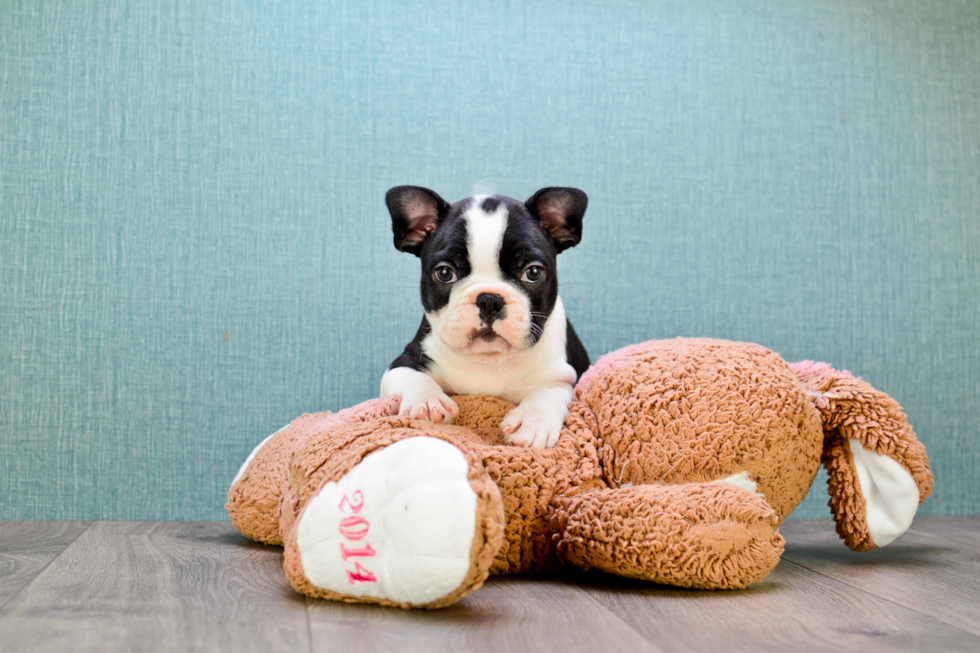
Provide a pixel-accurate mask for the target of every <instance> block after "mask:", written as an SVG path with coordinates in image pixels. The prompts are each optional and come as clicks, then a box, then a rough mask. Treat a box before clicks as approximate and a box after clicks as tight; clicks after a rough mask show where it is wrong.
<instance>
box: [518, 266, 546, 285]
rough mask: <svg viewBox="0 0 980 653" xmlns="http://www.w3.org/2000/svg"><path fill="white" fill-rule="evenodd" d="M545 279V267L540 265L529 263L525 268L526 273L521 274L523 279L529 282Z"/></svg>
mask: <svg viewBox="0 0 980 653" xmlns="http://www.w3.org/2000/svg"><path fill="white" fill-rule="evenodd" d="M542 279H544V268H543V267H541V266H540V265H529V266H527V268H525V270H524V274H522V275H521V281H526V282H527V283H537V282H539V281H541V280H542Z"/></svg>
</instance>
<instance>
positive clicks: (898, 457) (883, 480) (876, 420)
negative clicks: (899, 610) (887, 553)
mask: <svg viewBox="0 0 980 653" xmlns="http://www.w3.org/2000/svg"><path fill="white" fill-rule="evenodd" d="M791 367H792V368H793V371H794V372H796V375H797V376H798V377H799V379H800V381H801V382H802V383H803V386H804V387H805V388H806V389H807V394H808V395H810V398H811V400H812V401H813V403H814V405H816V407H817V409H818V410H819V411H820V414H821V417H822V419H823V430H824V434H825V440H824V449H823V462H824V466H825V467H826V468H827V472H828V476H829V478H828V483H827V488H828V490H829V492H830V508H831V511H832V512H833V514H834V519H835V521H836V522H837V532H838V534H840V536H841V537H842V538H843V539H844V541H845V543H846V544H847V546H849V547H850V548H852V549H854V550H855V551H868V550H870V549H876V548H879V547H882V546H885V545H886V544H890V543H891V542H892V541H893V540H894V539H895V538H897V537H898V536H899V535H901V534H902V533H904V532H905V531H906V530H907V529H908V527H909V526H910V525H911V524H912V518H913V517H914V516H915V512H916V509H917V508H918V507H919V504H920V503H922V502H923V501H925V500H926V498H927V497H928V496H929V495H930V494H931V493H932V483H933V478H932V472H931V471H930V469H929V460H928V459H927V457H926V450H925V447H923V446H922V443H921V442H919V441H918V439H916V437H915V433H913V432H912V427H911V426H909V423H908V420H907V419H906V417H905V413H903V412H902V409H901V407H900V406H899V405H898V403H897V402H896V401H895V400H894V399H892V398H891V397H889V396H888V395H886V394H885V393H883V392H881V391H879V390H876V389H874V388H873V387H871V385H870V384H868V383H867V382H866V381H864V380H862V379H859V378H855V377H854V376H852V375H851V374H850V373H849V372H846V371H845V372H841V371H838V370H835V369H833V368H832V367H830V366H829V365H827V364H826V363H813V362H812V361H803V362H802V363H794V364H793V365H791Z"/></svg>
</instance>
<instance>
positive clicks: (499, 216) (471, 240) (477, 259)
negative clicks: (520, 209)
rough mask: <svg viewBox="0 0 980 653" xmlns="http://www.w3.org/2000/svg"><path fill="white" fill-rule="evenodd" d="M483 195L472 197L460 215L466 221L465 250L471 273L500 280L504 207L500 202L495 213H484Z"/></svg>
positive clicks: (505, 209) (505, 227) (504, 223)
mask: <svg viewBox="0 0 980 653" xmlns="http://www.w3.org/2000/svg"><path fill="white" fill-rule="evenodd" d="M485 198H486V196H485V195H478V196H476V197H474V198H473V203H472V205H470V207H469V208H468V209H467V210H466V213H464V214H463V219H464V220H466V251H467V254H468V255H469V258H470V268H471V269H472V272H471V274H473V275H474V276H475V275H479V276H481V277H492V278H494V279H500V278H501V276H502V275H501V273H500V247H501V245H502V244H503V241H504V231H506V229H507V207H506V206H505V205H504V204H503V203H501V204H500V205H499V206H498V207H497V209H496V210H495V211H493V212H492V213H487V212H486V211H484V210H483V207H482V204H483V200H484V199H485Z"/></svg>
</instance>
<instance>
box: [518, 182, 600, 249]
mask: <svg viewBox="0 0 980 653" xmlns="http://www.w3.org/2000/svg"><path fill="white" fill-rule="evenodd" d="M588 205H589V197H588V196H587V195H586V194H585V193H583V192H582V191H580V190H579V189H577V188H558V187H551V188H542V189H541V190H539V191H538V192H536V193H535V194H534V195H532V196H531V198H530V199H529V200H528V201H526V202H524V206H525V207H527V210H528V212H529V213H530V214H531V215H532V216H533V217H534V218H536V219H537V220H538V222H539V223H541V226H542V227H544V229H545V231H547V232H548V234H549V235H551V240H552V242H553V243H554V244H555V249H556V250H558V252H559V253H561V252H563V251H564V250H566V249H568V248H569V247H575V246H576V245H578V243H579V241H580V240H582V217H583V216H584V215H585V209H586V207H587V206H588Z"/></svg>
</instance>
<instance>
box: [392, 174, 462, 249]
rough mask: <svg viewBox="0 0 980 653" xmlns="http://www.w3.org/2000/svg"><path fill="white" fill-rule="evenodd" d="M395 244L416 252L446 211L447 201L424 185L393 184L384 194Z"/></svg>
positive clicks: (397, 246)
mask: <svg viewBox="0 0 980 653" xmlns="http://www.w3.org/2000/svg"><path fill="white" fill-rule="evenodd" d="M385 204H387V205H388V212H389V213H390V214H391V230H392V232H394V235H395V248H396V249H398V250H400V251H402V252H408V253H410V254H415V255H416V256H418V255H419V254H420V252H421V251H422V245H423V243H424V242H425V239H426V237H428V235H429V234H431V233H432V232H433V231H435V230H436V227H437V226H439V222H440V221H442V219H443V218H445V217H446V214H447V213H449V203H448V202H446V200H444V199H442V198H441V197H439V196H438V195H437V194H436V193H435V192H433V191H431V190H429V189H428V188H421V187H419V186H395V187H394V188H392V189H391V190H389V191H388V192H387V193H386V194H385Z"/></svg>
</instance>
